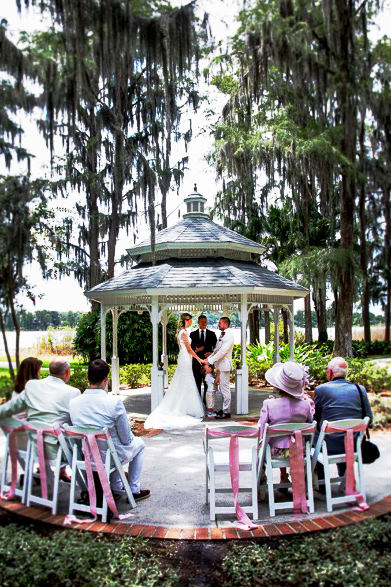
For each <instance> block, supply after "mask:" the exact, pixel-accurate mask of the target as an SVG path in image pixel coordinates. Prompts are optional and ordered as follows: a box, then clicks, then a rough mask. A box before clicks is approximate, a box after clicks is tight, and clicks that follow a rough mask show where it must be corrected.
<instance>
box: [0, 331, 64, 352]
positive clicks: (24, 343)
mask: <svg viewBox="0 0 391 587" xmlns="http://www.w3.org/2000/svg"><path fill="white" fill-rule="evenodd" d="M62 332H67V333H69V332H70V330H69V329H67V330H66V331H62V330H51V331H50V334H51V336H52V337H54V338H57V337H61V335H62ZM47 334H48V331H47V330H22V331H21V333H20V342H19V346H20V349H21V350H29V349H31V350H32V351H34V347H36V346H37V345H38V344H39V343H40V341H41V339H42V338H43V337H46V336H47ZM7 342H8V348H9V350H10V353H11V355H13V354H14V353H15V332H7ZM0 357H5V348H4V341H3V337H2V336H1V335H0Z"/></svg>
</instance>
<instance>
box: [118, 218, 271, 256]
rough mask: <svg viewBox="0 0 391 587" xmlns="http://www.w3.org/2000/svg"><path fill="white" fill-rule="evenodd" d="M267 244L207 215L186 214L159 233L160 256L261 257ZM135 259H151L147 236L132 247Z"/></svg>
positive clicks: (158, 248) (129, 250)
mask: <svg viewBox="0 0 391 587" xmlns="http://www.w3.org/2000/svg"><path fill="white" fill-rule="evenodd" d="M263 250H264V247H263V246H262V245H260V244H258V243H256V242H254V241H252V240H250V239H248V238H246V237H245V236H242V235H241V234H238V233H237V232H234V231H233V230H230V229H229V228H225V227H224V226H220V225H219V224H216V223H215V222H213V221H212V220H209V218H207V217H201V216H195V215H194V216H193V215H192V214H189V215H186V217H185V218H183V219H182V220H180V221H179V222H178V223H177V224H175V225H174V226H170V227H169V228H165V229H164V230H162V231H160V232H158V233H156V241H155V251H156V259H157V260H159V259H160V260H161V259H167V258H169V257H216V256H224V257H228V258H242V259H248V260H251V258H252V256H254V255H255V256H256V257H258V256H259V255H260V254H261V253H262V251H263ZM128 253H129V255H130V257H131V258H132V259H135V260H137V261H139V262H140V261H150V260H151V241H150V239H147V240H144V241H142V242H141V243H139V244H137V245H135V246H134V247H132V248H131V249H128Z"/></svg>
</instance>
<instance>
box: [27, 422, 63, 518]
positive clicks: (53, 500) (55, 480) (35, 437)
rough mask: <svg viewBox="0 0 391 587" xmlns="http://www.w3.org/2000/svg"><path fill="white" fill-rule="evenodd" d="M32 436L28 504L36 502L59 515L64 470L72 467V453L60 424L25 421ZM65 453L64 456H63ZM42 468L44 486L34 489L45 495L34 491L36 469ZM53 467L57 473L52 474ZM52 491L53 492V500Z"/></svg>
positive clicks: (40, 475)
mask: <svg viewBox="0 0 391 587" xmlns="http://www.w3.org/2000/svg"><path fill="white" fill-rule="evenodd" d="M23 425H24V429H25V430H26V432H27V435H28V452H29V459H28V473H27V498H26V505H27V506H30V505H31V504H32V503H36V504H39V505H43V506H47V507H50V508H51V510H52V513H53V514H56V513H57V504H58V490H59V483H60V469H61V467H63V466H65V465H70V464H71V454H70V451H69V447H68V445H67V443H66V441H65V438H64V435H63V432H62V430H61V428H60V426H59V425H58V424H53V425H50V424H46V423H41V422H33V421H31V420H30V421H28V422H26V421H24V422H23ZM63 453H64V456H63ZM35 467H38V468H39V480H40V487H36V488H35V487H34V489H36V490H37V491H39V492H40V494H41V495H36V494H34V492H33V478H34V477H37V476H38V475H37V473H34V468H35ZM52 468H53V471H52ZM48 489H50V490H51V497H49V492H48Z"/></svg>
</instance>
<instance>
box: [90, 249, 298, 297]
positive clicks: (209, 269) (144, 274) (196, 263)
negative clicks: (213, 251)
mask: <svg viewBox="0 0 391 587" xmlns="http://www.w3.org/2000/svg"><path fill="white" fill-rule="evenodd" d="M241 293H248V294H261V293H262V294H263V295H265V296H268V297H270V296H272V297H273V299H277V297H278V298H279V299H281V298H284V297H286V298H290V299H292V298H293V299H295V298H301V297H304V296H305V295H306V293H307V290H306V289H305V288H304V287H302V286H300V285H297V284H296V283H294V282H293V281H290V280H288V279H285V278H284V277H282V276H281V275H278V274H277V273H273V272H272V271H269V270H268V269H265V268H264V267H261V266H260V265H257V264H256V263H251V262H246V261H236V260H231V259H225V258H223V257H219V258H214V259H212V258H208V259H168V260H166V261H160V262H157V263H156V265H155V266H152V265H151V264H147V263H142V264H140V265H137V266H135V267H134V268H132V269H130V270H129V271H125V272H124V273H122V274H121V275H118V276H117V277H113V278H112V279H109V280H108V281H105V282H104V283H101V284H99V285H97V286H96V287H94V288H92V289H90V290H89V291H88V292H87V293H86V295H87V297H88V298H90V299H92V300H96V301H100V302H102V303H112V302H118V301H119V297H120V298H121V300H122V302H121V303H125V299H126V297H127V296H128V297H129V299H130V298H132V299H134V296H137V297H138V296H149V295H161V296H172V295H174V296H185V297H186V298H190V297H192V296H197V295H209V294H225V295H231V296H232V295H233V294H241ZM265 301H268V300H266V298H265Z"/></svg>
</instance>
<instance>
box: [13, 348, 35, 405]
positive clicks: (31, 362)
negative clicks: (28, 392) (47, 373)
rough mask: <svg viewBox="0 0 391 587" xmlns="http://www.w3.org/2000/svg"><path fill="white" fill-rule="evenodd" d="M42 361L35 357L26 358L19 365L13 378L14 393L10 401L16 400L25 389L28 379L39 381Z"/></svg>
mask: <svg viewBox="0 0 391 587" xmlns="http://www.w3.org/2000/svg"><path fill="white" fill-rule="evenodd" d="M41 367H42V361H40V360H39V359H37V358H36V357H27V358H26V359H23V361H22V362H21V363H20V365H19V369H18V371H17V373H16V377H15V391H14V392H13V393H12V399H16V398H17V397H18V396H19V394H20V393H21V392H22V391H23V390H24V388H25V387H26V383H27V381H30V379H41Z"/></svg>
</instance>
